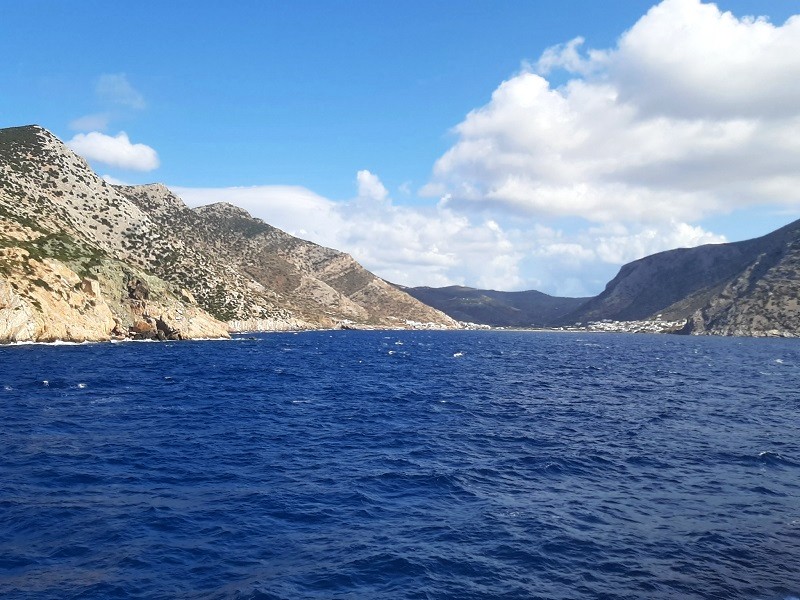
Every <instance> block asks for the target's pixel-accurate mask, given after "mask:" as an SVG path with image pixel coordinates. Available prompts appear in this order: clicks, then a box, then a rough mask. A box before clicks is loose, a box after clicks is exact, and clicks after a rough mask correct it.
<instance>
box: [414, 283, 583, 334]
mask: <svg viewBox="0 0 800 600" xmlns="http://www.w3.org/2000/svg"><path fill="white" fill-rule="evenodd" d="M400 289H402V290H404V291H406V292H408V293H409V294H410V295H411V296H414V297H415V298H416V299H418V300H420V301H422V302H424V303H425V304H428V305H430V306H433V307H435V308H438V309H439V310H441V311H442V312H444V313H447V314H448V315H450V316H451V317H453V318H454V319H457V320H459V321H466V322H469V323H480V324H483V325H491V326H493V327H548V326H550V325H553V324H555V323H557V322H559V321H560V319H561V318H562V317H564V315H566V314H568V313H571V312H573V311H574V310H575V309H577V308H578V307H579V306H580V305H581V304H583V303H584V302H586V301H587V300H588V298H559V297H556V296H548V295H547V294H543V293H542V292H537V291H535V290H531V291H526V292H498V291H495V290H478V289H475V288H470V287H464V286H458V285H453V286H448V287H442V288H431V287H412V288H406V287H401V288H400Z"/></svg>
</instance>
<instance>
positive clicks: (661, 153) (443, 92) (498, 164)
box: [0, 0, 800, 294]
mask: <svg viewBox="0 0 800 600" xmlns="http://www.w3.org/2000/svg"><path fill="white" fill-rule="evenodd" d="M654 4H656V3H655V2H652V1H646V2H640V1H638V0H626V1H624V2H623V1H619V2H603V3H601V2H596V1H594V0H591V1H590V0H574V1H568V2H531V1H524V2H511V1H508V2H497V1H494V2H489V1H481V2H477V1H469V2H454V1H451V2H431V1H425V2H421V1H420V2H416V1H405V2H391V3H390V2H374V1H373V2H255V1H253V2H237V3H235V4H233V5H232V6H222V5H220V4H219V3H210V2H197V1H195V2H168V3H162V2H159V3H156V2H137V3H112V2H99V1H94V2H92V1H84V2H76V3H66V2H55V1H29V2H13V3H11V2H8V3H5V5H4V7H3V17H2V21H0V50H1V51H2V53H3V56H4V57H5V61H4V62H5V65H4V77H3V79H4V84H3V86H2V88H1V89H0V126H3V127H5V126H14V125H21V124H26V123H38V124H41V125H43V126H44V127H46V128H48V129H50V130H51V131H53V132H54V133H55V134H56V135H58V136H59V137H61V138H62V139H63V140H65V141H68V142H70V145H71V146H72V147H73V148H74V149H75V150H76V151H77V152H78V153H79V154H83V155H84V156H86V157H87V158H88V159H89V160H90V163H91V164H92V165H93V166H94V167H95V169H96V170H97V171H98V172H99V173H100V174H102V175H104V176H107V177H108V178H109V179H112V180H116V181H124V182H130V183H143V182H149V181H160V182H164V183H166V184H167V185H169V186H170V187H172V188H173V189H175V190H176V191H178V192H179V193H180V194H181V196H182V197H184V199H185V200H186V201H187V202H188V203H190V204H192V205H195V204H198V203H204V202H211V201H219V200H227V201H230V202H233V203H235V204H239V205H242V206H244V207H245V208H247V209H248V210H250V211H251V212H252V213H253V214H256V215H257V216H259V217H261V218H264V219H265V220H266V221H268V222H270V223H272V224H274V225H276V226H279V227H282V228H284V229H286V230H287V231H290V232H291V233H294V234H297V235H301V236H303V237H306V238H308V239H312V240H313V241H318V242H320V243H323V244H326V245H331V246H333V247H337V248H339V249H341V250H345V251H348V252H350V253H351V254H353V255H354V256H355V257H356V258H357V259H358V260H360V261H361V262H363V263H364V264H365V266H367V267H368V268H370V269H372V270H374V271H375V272H377V273H378V274H379V275H382V276H384V277H386V278H388V279H391V280H394V281H397V282H399V283H405V284H413V285H421V284H428V285H442V284H448V283H462V284H467V285H474V286H481V287H494V288H500V289H528V288H537V289H541V290H543V291H546V292H549V293H559V294H589V293H597V292H598V291H600V289H602V286H603V285H604V283H605V281H607V280H608V279H609V278H610V277H611V276H613V274H614V273H615V271H616V270H617V269H618V268H619V266H620V264H622V262H626V261H628V260H631V259H634V258H638V257H639V256H640V255H643V254H647V253H650V252H653V251H657V250H662V249H666V248H670V247H673V246H676V245H695V244H698V243H705V242H717V241H723V240H736V239H743V238H747V237H752V236H754V235H760V234H763V233H766V232H768V231H769V230H771V229H772V228H774V227H777V226H779V225H781V224H784V223H786V222H788V221H790V220H792V219H794V218H797V216H798V214H797V208H796V207H797V206H798V204H800V198H799V197H797V196H795V195H793V194H792V193H791V192H790V191H787V190H790V189H791V187H792V186H791V185H789V183H787V182H788V180H789V179H791V177H792V173H793V172H794V173H798V172H800V169H799V168H798V167H800V150H798V151H797V152H796V153H795V148H794V146H793V145H792V142H791V140H779V141H778V142H777V145H770V143H771V141H774V140H775V136H777V135H778V134H779V132H781V131H783V132H787V131H788V132H791V131H794V132H795V136H794V137H795V138H797V137H800V135H799V134H800V131H797V129H796V128H797V126H798V123H800V121H799V120H798V114H800V113H798V111H797V110H796V109H793V108H792V107H793V106H795V107H796V106H800V95H799V94H798V90H797V86H796V85H795V84H793V83H792V80H793V79H795V78H796V75H797V74H798V72H800V67H799V66H798V62H799V61H800V59H798V58H796V57H797V56H800V51H799V52H795V53H794V55H792V53H791V50H792V49H797V46H792V41H791V40H792V39H794V38H797V37H800V36H798V35H795V34H796V33H797V32H798V31H800V28H798V26H797V25H796V24H794V21H795V20H793V21H790V22H787V19H788V18H789V17H791V15H792V14H793V13H800V8H798V5H797V3H796V2H790V1H781V0H774V1H766V0H758V1H756V0H749V1H748V0H737V1H721V2H719V3H717V5H708V4H706V5H703V4H700V2H699V0H667V1H666V2H664V3H663V4H662V5H659V7H657V8H659V10H655V9H654V10H653V11H650V12H649V13H648V10H649V9H651V7H652V6H654ZM726 11H730V14H729V15H726ZM747 15H765V16H766V17H767V18H768V21H753V20H751V19H747V18H745V17H746V16H747ZM673 25H674V26H673ZM632 28H633V29H632ZM687 28H688V29H689V30H690V33H689V34H684V33H683V32H685V31H686V30H687ZM693 29H696V31H694V33H692V32H691V30H693ZM639 30H641V31H640V32H639V34H637V31H639ZM626 32H628V33H626ZM630 32H632V33H631V34H630V35H629V33H630ZM684 35H686V36H687V37H686V38H684ZM578 37H580V38H582V40H583V41H582V43H578V42H574V43H573V44H571V45H570V42H571V40H575V38H578ZM656 39H657V40H658V43H659V44H660V46H659V45H657V44H656V43H655V42H653V43H652V44H651V43H650V41H648V40H656ZM787 40H788V41H787ZM750 41H752V44H751V43H750ZM684 50H685V51H684ZM642 57H644V58H642ZM706 67H707V69H706V70H705V71H704V68H706ZM730 81H742V82H743V83H742V85H741V86H739V87H737V86H730V85H729V83H730ZM542 82H544V85H545V88H542V87H541V85H540V84H541V83H542ZM728 88H730V89H728ZM715 89H716V90H722V91H721V92H720V93H719V94H718V96H719V97H717V96H715V92H714V91H713V90H715ZM758 89H760V90H762V92H763V93H761V94H760V95H759V94H758V93H755V92H754V90H758ZM609 90H611V91H609ZM609 94H611V95H612V96H614V98H615V100H614V102H613V103H612V104H608V105H607V106H604V107H603V106H599V105H598V102H600V99H602V98H606V99H607V98H609V97H610V96H609ZM776 98H777V100H776ZM562 105H563V106H562ZM687 107H690V108H687ZM692 107H693V108H692ZM695 108H697V110H695ZM626 111H627V112H626ZM631 111H633V112H631ZM634 113H636V115H637V116H631V115H633V114H634ZM468 115H469V116H468ZM776 115H777V116H776ZM665 119H666V122H665ZM537 122H541V123H542V126H541V127H539V126H534V125H532V124H534V123H537ZM567 122H569V123H567ZM565 123H567V124H568V125H569V126H567V125H565ZM570 123H571V124H570ZM659 123H660V124H661V126H659ZM601 125H602V127H601ZM603 127H605V128H606V129H607V131H604V130H603ZM615 127H616V129H615ZM753 128H755V130H754V129H753ZM122 132H124V134H122ZM635 132H639V134H636V133H635ZM584 135H585V136H586V140H589V141H586V145H585V146H583V147H581V146H580V145H579V144H577V145H576V144H574V143H569V144H567V145H565V146H563V147H560V146H559V147H556V146H558V144H555V143H551V142H553V141H554V140H580V139H583V137H582V136H584ZM637 135H638V136H639V137H637ZM548 136H552V137H550V138H549V137H548ZM642 136H643V137H642ZM673 136H677V137H674V139H673ZM745 138H746V139H745ZM653 139H658V140H661V141H662V146H663V147H662V146H659V147H657V148H651V147H650V146H651V145H652V144H651V142H652V140H653ZM592 140H595V141H593V142H592ZM596 140H600V141H601V144H599V145H602V146H606V140H609V142H608V144H607V146H608V147H607V148H606V147H604V148H598V143H597V141H596ZM590 142H591V143H590ZM781 144H783V146H785V147H783V146H781ZM639 145H641V146H642V147H645V148H646V149H645V150H644V152H643V155H644V156H645V159H642V160H639V159H638V158H637V157H634V158H630V157H628V155H629V154H631V153H633V154H635V153H636V151H635V150H632V148H635V147H637V146H639ZM675 148H679V149H683V150H682V151H681V152H676V151H675V150H674V149H675ZM698 148H702V149H704V150H703V151H702V152H699V153H698V150H697V149H698ZM770 148H774V149H775V152H776V153H777V154H780V156H781V159H780V160H776V161H774V162H773V161H769V160H766V159H765V149H767V150H766V152H769V149H770ZM591 152H596V153H597V155H596V156H588V155H589V154H591ZM626 157H627V158H626ZM753 157H759V159H758V160H755V159H754V158H753ZM612 158H613V159H614V160H610V159H612ZM766 158H769V157H768V156H767V157H766ZM737 161H741V164H742V165H746V167H747V168H744V169H742V168H739V167H738V165H739V164H740V163H739V162H737ZM759 162H764V163H765V164H763V165H761V166H760V167H758V168H757V163H759ZM606 163H607V164H606ZM778 163H779V164H778ZM598 165H601V166H599V167H598ZM754 165H756V166H754ZM726 169H727V170H731V171H732V172H744V171H748V177H750V179H748V182H746V184H745V183H743V184H742V185H740V186H737V187H736V188H735V189H734V188H733V187H732V184H730V182H727V184H726V177H725V176H724V173H725V170H726ZM715 170H716V171H718V172H719V173H718V175H717V176H716V179H715V178H714V177H712V176H711V175H708V174H709V173H713V172H715ZM749 170H752V171H753V172H752V173H749ZM696 171H699V172H700V173H701V174H699V175H698V174H697V173H696ZM676 179H680V180H682V181H685V183H684V184H681V185H677V186H676V185H674V184H672V183H670V182H674V181H675V180H676ZM752 182H758V185H756V184H755V183H752ZM781 182H783V184H781ZM751 183H752V185H751ZM792 184H793V182H792ZM693 185H694V186H695V187H692V186H693ZM726 185H727V187H726ZM756 196H758V197H756Z"/></svg>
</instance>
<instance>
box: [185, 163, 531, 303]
mask: <svg viewBox="0 0 800 600" xmlns="http://www.w3.org/2000/svg"><path fill="white" fill-rule="evenodd" d="M357 183H358V196H357V197H356V198H353V199H352V200H349V201H347V202H336V201H333V200H329V199H327V198H324V197H322V196H319V195H318V194H315V193H314V192H312V191H310V190H308V189H305V188H302V187H293V186H256V187H246V188H242V187H232V188H186V187H178V186H171V189H172V190H173V191H174V192H175V193H176V194H178V195H179V196H180V197H181V198H183V199H184V201H185V202H186V203H187V204H188V205H189V206H202V205H205V204H211V203H214V202H230V203H231V204H234V205H236V206H240V207H242V208H244V209H246V210H247V211H249V212H250V213H251V214H252V215H253V216H256V217H259V218H261V219H263V220H264V221H266V222H267V223H269V224H271V225H274V226H275V227H279V228H280V229H283V230H284V231H286V232H287V233H290V234H292V235H296V236H298V237H301V238H304V239H308V240H311V241H313V242H316V243H318V244H322V245H325V246H328V247H331V248H336V249H338V250H342V251H344V252H348V253H349V254H351V255H352V256H353V257H354V258H355V259H356V260H358V261H359V262H360V263H362V264H363V265H364V266H365V267H367V268H368V269H370V270H372V271H374V272H375V273H376V274H378V275H380V276H381V277H384V278H385V279H388V280H390V281H393V282H396V283H402V284H406V285H451V284H464V283H471V284H472V285H478V284H479V282H480V285H484V284H486V285H491V286H492V287H498V288H501V289H506V288H509V287H519V286H520V285H523V280H522V278H521V276H520V274H519V270H518V263H519V261H520V260H521V259H522V257H523V255H522V254H521V253H520V252H519V250H518V249H517V248H515V246H514V244H513V243H512V242H511V241H510V240H509V238H508V236H507V235H506V233H505V232H504V231H503V229H502V228H501V227H500V226H499V225H498V224H497V223H495V222H493V221H486V222H479V223H472V222H471V221H470V220H469V219H468V218H467V217H465V216H463V215H459V214H457V213H455V212H453V211H451V210H449V209H447V208H446V207H443V206H440V207H433V208H409V207H403V206H398V205H396V204H394V203H393V202H392V201H391V199H389V198H388V195H386V194H385V187H384V186H383V184H382V183H381V181H380V179H379V178H378V177H377V176H376V175H374V174H372V173H369V172H367V171H361V172H360V173H359V175H358V176H357ZM376 199H378V200H381V201H380V202H376Z"/></svg>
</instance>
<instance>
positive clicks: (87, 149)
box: [67, 131, 159, 171]
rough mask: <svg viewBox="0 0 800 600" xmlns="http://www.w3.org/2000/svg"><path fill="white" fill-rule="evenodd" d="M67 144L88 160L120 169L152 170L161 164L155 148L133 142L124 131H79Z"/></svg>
mask: <svg viewBox="0 0 800 600" xmlns="http://www.w3.org/2000/svg"><path fill="white" fill-rule="evenodd" d="M67 146H69V147H70V148H72V150H74V151H75V152H76V153H77V154H79V155H81V156H82V157H84V158H85V159H87V160H90V161H95V162H99V163H103V164H106V165H110V166H112V167H118V168H120V169H129V170H131V171H152V170H153V169H157V168H158V165H159V162H158V154H157V153H156V151H155V150H153V148H151V147H150V146H147V145H145V144H133V143H131V141H130V139H129V138H128V135H127V134H126V133H125V132H124V131H121V132H119V133H118V134H117V135H116V136H110V135H106V134H104V133H101V132H99V131H92V132H89V133H78V134H76V135H75V136H74V137H73V138H72V139H71V140H69V141H68V142H67Z"/></svg>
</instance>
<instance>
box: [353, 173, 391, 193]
mask: <svg viewBox="0 0 800 600" xmlns="http://www.w3.org/2000/svg"><path fill="white" fill-rule="evenodd" d="M356 181H358V196H359V197H360V198H371V199H373V200H379V201H383V200H386V198H388V197H389V192H388V190H387V189H386V188H385V187H384V185H383V183H381V180H380V179H378V177H377V176H376V175H373V174H372V173H370V172H369V171H366V170H363V171H359V172H358V173H356Z"/></svg>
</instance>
